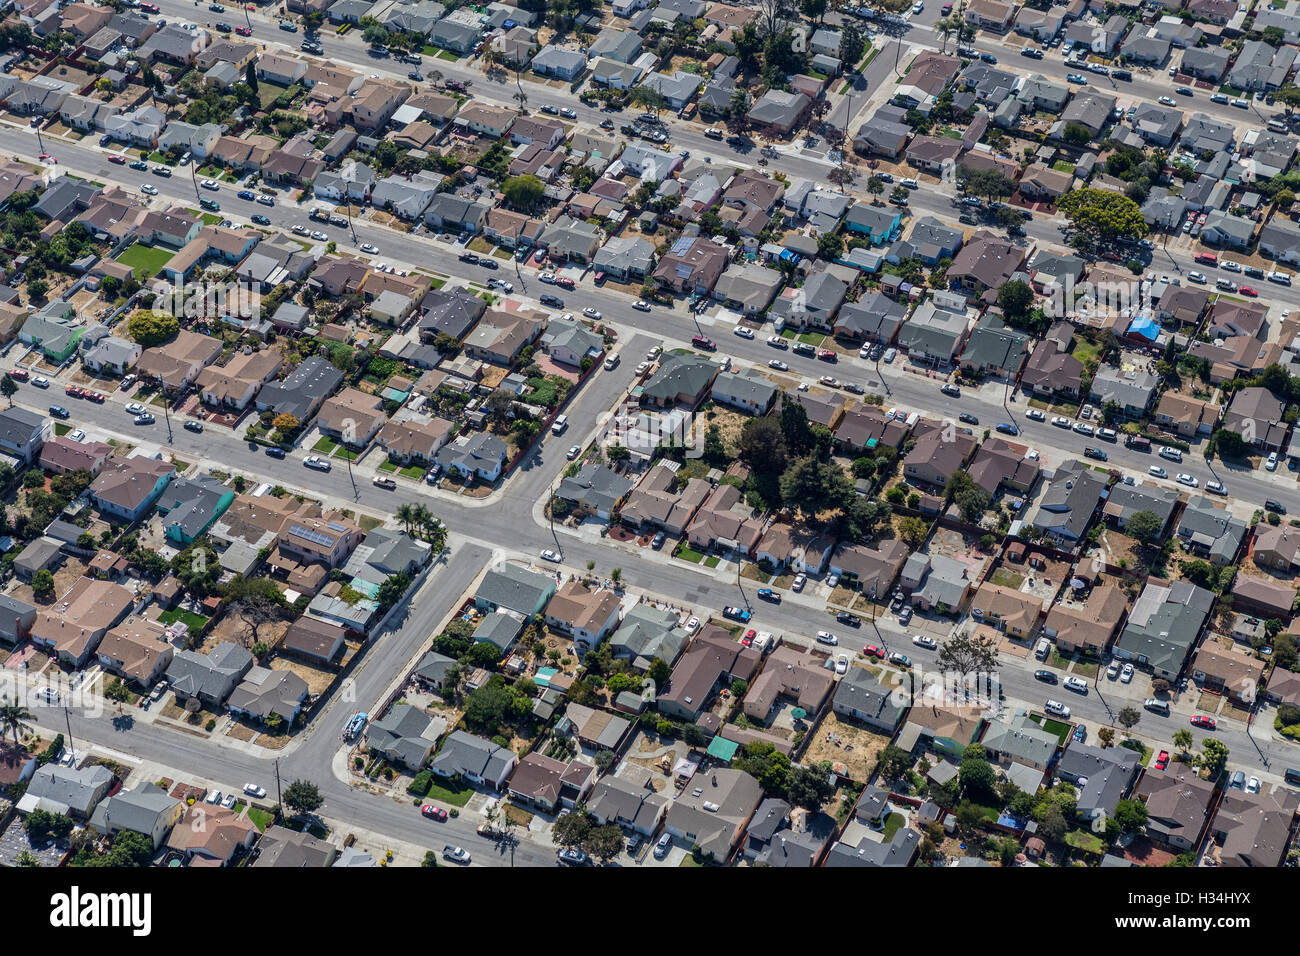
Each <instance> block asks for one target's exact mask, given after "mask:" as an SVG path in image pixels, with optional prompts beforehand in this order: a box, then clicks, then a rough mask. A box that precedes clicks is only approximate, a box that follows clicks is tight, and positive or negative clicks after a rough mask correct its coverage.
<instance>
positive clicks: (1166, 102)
mask: <svg viewBox="0 0 1300 956" xmlns="http://www.w3.org/2000/svg"><path fill="white" fill-rule="evenodd" d="M1156 102H1158V103H1159V104H1160V105H1161V106H1177V105H1178V101H1177V100H1175V99H1174V98H1173V97H1172V96H1162V97H1160V99H1159V100H1157V101H1156Z"/></svg>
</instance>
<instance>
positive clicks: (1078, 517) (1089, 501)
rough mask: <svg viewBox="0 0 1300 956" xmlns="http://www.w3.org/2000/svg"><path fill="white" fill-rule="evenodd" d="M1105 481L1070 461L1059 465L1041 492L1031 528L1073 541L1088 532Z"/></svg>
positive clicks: (1079, 464) (1074, 461)
mask: <svg viewBox="0 0 1300 956" xmlns="http://www.w3.org/2000/svg"><path fill="white" fill-rule="evenodd" d="M1106 484H1107V479H1106V478H1105V477H1104V476H1102V475H1100V474H1098V473H1097V472H1095V471H1093V470H1092V469H1091V468H1089V467H1088V466H1087V465H1085V464H1084V463H1083V462H1081V461H1079V460H1078V459H1075V458H1072V459H1069V460H1068V461H1064V462H1062V463H1061V465H1060V467H1058V468H1057V469H1056V472H1055V473H1054V474H1053V475H1052V480H1051V482H1050V483H1049V484H1048V486H1047V490H1046V491H1044V492H1043V497H1042V499H1041V501H1040V502H1039V510H1038V513H1037V514H1036V515H1035V516H1034V519H1033V524H1034V525H1035V526H1036V527H1038V528H1041V529H1043V530H1044V531H1052V532H1055V533H1057V534H1059V535H1060V536H1061V537H1063V538H1067V539H1069V540H1075V541H1077V540H1078V539H1079V538H1080V537H1081V536H1082V535H1083V532H1084V531H1085V530H1087V528H1088V522H1089V521H1090V520H1091V519H1092V515H1093V512H1094V511H1095V510H1096V508H1097V502H1098V501H1099V500H1100V499H1101V494H1102V492H1103V491H1104V490H1105V489H1106Z"/></svg>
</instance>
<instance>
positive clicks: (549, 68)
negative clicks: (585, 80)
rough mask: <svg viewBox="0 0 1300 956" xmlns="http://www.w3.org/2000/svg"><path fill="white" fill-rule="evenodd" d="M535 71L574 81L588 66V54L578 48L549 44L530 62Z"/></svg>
mask: <svg viewBox="0 0 1300 956" xmlns="http://www.w3.org/2000/svg"><path fill="white" fill-rule="evenodd" d="M530 66H531V69H532V71H533V72H534V73H536V74H538V75H539V76H549V77H553V78H555V79H558V80H564V81H565V82H568V83H572V82H573V81H574V80H576V79H577V78H578V77H579V76H581V75H582V72H583V71H584V70H585V69H586V68H587V55H586V54H585V53H581V52H579V51H577V50H567V49H565V48H563V47H559V46H547V47H545V48H544V49H543V50H542V51H541V52H540V53H538V54H537V55H536V56H535V57H533V61H532V63H531V64H530Z"/></svg>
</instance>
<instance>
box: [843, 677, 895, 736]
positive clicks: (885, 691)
mask: <svg viewBox="0 0 1300 956" xmlns="http://www.w3.org/2000/svg"><path fill="white" fill-rule="evenodd" d="M893 693H894V688H892V687H886V686H885V685H883V684H881V683H880V681H879V680H877V679H876V677H875V676H874V675H873V674H872V673H871V672H870V671H869V670H866V669H865V668H862V667H850V668H849V672H848V673H847V674H845V675H844V677H843V679H842V680H841V681H840V682H839V685H838V686H837V687H836V688H835V698H834V705H835V707H837V708H839V709H841V710H853V711H856V712H857V713H859V714H866V715H868V716H869V717H870V718H871V719H872V720H873V721H874V722H875V723H877V724H879V725H881V726H883V727H897V726H898V724H899V721H901V720H902V719H903V712H904V711H905V710H906V709H907V707H906V705H904V704H900V703H898V702H896V701H895V700H894V699H893Z"/></svg>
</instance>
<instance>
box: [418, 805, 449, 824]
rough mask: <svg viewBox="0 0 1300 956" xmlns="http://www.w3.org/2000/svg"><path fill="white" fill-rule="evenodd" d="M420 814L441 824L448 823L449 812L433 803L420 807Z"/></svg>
mask: <svg viewBox="0 0 1300 956" xmlns="http://www.w3.org/2000/svg"><path fill="white" fill-rule="evenodd" d="M420 812H421V813H422V814H424V815H425V816H426V817H428V818H429V819H430V820H437V821H438V822H439V823H446V822H447V811H446V810H444V809H443V808H442V807H438V806H434V805H433V804H432V803H426V804H425V805H424V806H422V807H420Z"/></svg>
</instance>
